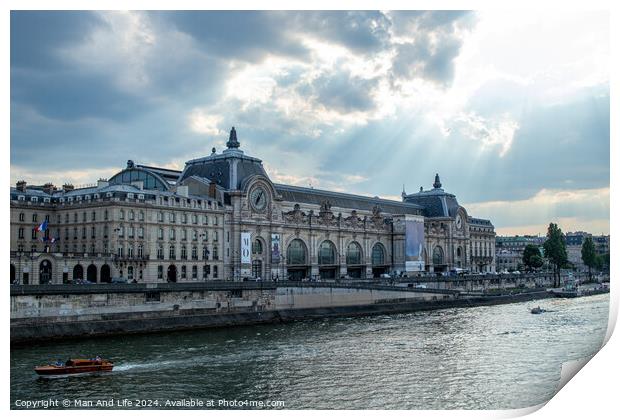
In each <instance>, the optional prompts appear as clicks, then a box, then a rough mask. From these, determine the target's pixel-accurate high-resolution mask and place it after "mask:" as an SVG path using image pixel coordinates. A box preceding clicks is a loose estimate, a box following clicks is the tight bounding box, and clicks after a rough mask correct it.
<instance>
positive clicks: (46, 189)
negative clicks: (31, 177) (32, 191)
mask: <svg viewBox="0 0 620 420" xmlns="http://www.w3.org/2000/svg"><path fill="white" fill-rule="evenodd" d="M43 191H44V192H45V193H47V194H49V195H52V194H54V191H56V187H54V184H52V183H51V182H48V183H47V184H45V185H44V186H43Z"/></svg>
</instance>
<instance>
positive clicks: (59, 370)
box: [34, 361, 114, 376]
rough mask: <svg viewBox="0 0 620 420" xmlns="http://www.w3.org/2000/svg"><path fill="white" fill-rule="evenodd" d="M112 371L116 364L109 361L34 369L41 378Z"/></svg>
mask: <svg viewBox="0 0 620 420" xmlns="http://www.w3.org/2000/svg"><path fill="white" fill-rule="evenodd" d="M112 369H114V364H113V363H111V362H108V361H103V362H93V363H84V362H82V361H80V362H78V363H74V364H73V365H71V366H67V365H63V366H55V365H47V366H37V367H35V368H34V371H35V372H36V373H37V374H38V375H41V376H68V375H80V374H88V373H98V372H111V371H112Z"/></svg>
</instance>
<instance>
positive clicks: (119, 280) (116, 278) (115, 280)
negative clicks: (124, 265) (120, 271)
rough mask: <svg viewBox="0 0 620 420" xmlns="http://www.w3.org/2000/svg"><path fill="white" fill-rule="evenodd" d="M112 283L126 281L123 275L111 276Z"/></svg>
mask: <svg viewBox="0 0 620 420" xmlns="http://www.w3.org/2000/svg"><path fill="white" fill-rule="evenodd" d="M112 283H127V279H126V278H125V277H112Z"/></svg>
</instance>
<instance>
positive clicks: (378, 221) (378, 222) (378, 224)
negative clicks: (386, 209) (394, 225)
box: [370, 206, 387, 230]
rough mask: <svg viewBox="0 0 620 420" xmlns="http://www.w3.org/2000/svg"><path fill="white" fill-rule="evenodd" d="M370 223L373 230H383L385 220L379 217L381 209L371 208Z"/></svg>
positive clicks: (377, 207) (385, 224)
mask: <svg viewBox="0 0 620 420" xmlns="http://www.w3.org/2000/svg"><path fill="white" fill-rule="evenodd" d="M370 223H371V225H372V227H373V228H374V229H378V230H379V229H385V228H386V226H387V223H386V221H385V218H384V217H383V216H381V207H379V206H374V207H373V208H372V217H371V218H370Z"/></svg>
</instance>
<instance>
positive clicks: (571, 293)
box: [552, 288, 609, 298]
mask: <svg viewBox="0 0 620 420" xmlns="http://www.w3.org/2000/svg"><path fill="white" fill-rule="evenodd" d="M552 293H553V295H554V296H555V297H559V298H576V297H581V296H592V295H600V294H603V293H609V288H597V289H581V288H580V289H576V288H575V289H562V290H553V291H552Z"/></svg>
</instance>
